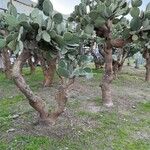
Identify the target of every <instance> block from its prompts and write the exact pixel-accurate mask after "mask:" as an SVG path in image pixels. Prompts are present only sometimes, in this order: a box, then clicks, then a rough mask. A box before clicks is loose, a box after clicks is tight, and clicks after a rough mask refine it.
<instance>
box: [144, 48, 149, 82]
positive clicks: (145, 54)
mask: <svg viewBox="0 0 150 150" xmlns="http://www.w3.org/2000/svg"><path fill="white" fill-rule="evenodd" d="M143 57H144V58H145V60H146V65H145V68H146V75H145V81H147V82H150V52H149V50H148V49H147V48H145V50H144V52H143Z"/></svg>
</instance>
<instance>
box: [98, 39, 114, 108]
mask: <svg viewBox="0 0 150 150" xmlns="http://www.w3.org/2000/svg"><path fill="white" fill-rule="evenodd" d="M104 59H105V73H104V76H103V79H102V84H101V89H102V101H103V104H104V105H105V106H107V107H111V106H112V105H113V102H112V93H111V82H112V80H113V68H112V47H111V44H110V43H109V41H107V42H106V46H105V56H104Z"/></svg>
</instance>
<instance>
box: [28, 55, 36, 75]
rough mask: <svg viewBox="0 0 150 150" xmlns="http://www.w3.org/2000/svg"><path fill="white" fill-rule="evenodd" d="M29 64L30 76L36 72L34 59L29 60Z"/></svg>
mask: <svg viewBox="0 0 150 150" xmlns="http://www.w3.org/2000/svg"><path fill="white" fill-rule="evenodd" d="M28 64H29V67H30V74H33V73H34V72H35V65H34V63H33V61H32V57H30V58H29V59H28Z"/></svg>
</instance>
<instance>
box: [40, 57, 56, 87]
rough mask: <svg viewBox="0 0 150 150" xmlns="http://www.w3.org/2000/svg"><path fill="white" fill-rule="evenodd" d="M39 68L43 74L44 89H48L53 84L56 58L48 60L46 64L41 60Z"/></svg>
mask: <svg viewBox="0 0 150 150" xmlns="http://www.w3.org/2000/svg"><path fill="white" fill-rule="evenodd" d="M41 67H42V70H43V74H44V81H43V85H44V87H49V86H51V85H52V83H53V79H54V75H55V71H56V58H54V59H52V60H49V61H48V62H47V63H46V60H44V59H41Z"/></svg>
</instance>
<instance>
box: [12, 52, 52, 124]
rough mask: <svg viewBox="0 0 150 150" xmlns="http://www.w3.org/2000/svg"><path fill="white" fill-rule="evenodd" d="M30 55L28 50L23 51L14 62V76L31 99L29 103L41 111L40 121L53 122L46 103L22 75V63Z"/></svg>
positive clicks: (18, 85)
mask: <svg viewBox="0 0 150 150" xmlns="http://www.w3.org/2000/svg"><path fill="white" fill-rule="evenodd" d="M29 57H30V54H29V53H28V51H25V50H24V51H23V52H22V53H21V54H20V56H18V58H17V60H16V61H15V63H14V66H13V70H12V77H13V79H14V82H15V84H16V85H17V87H18V88H19V90H20V91H21V92H22V93H23V94H24V95H25V96H26V98H27V99H28V100H29V104H30V105H31V106H32V107H33V108H34V109H35V110H36V111H38V113H39V118H40V119H39V121H40V122H42V123H45V124H49V123H51V120H50V118H49V114H48V111H47V109H46V107H45V103H44V101H43V100H42V98H41V97H39V96H37V95H36V94H34V93H33V92H32V90H31V89H30V87H29V86H28V85H27V84H26V81H25V79H24V77H23V76H22V75H21V67H22V66H23V65H22V64H23V63H24V62H25V61H26V60H27V59H28V58H29Z"/></svg>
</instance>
